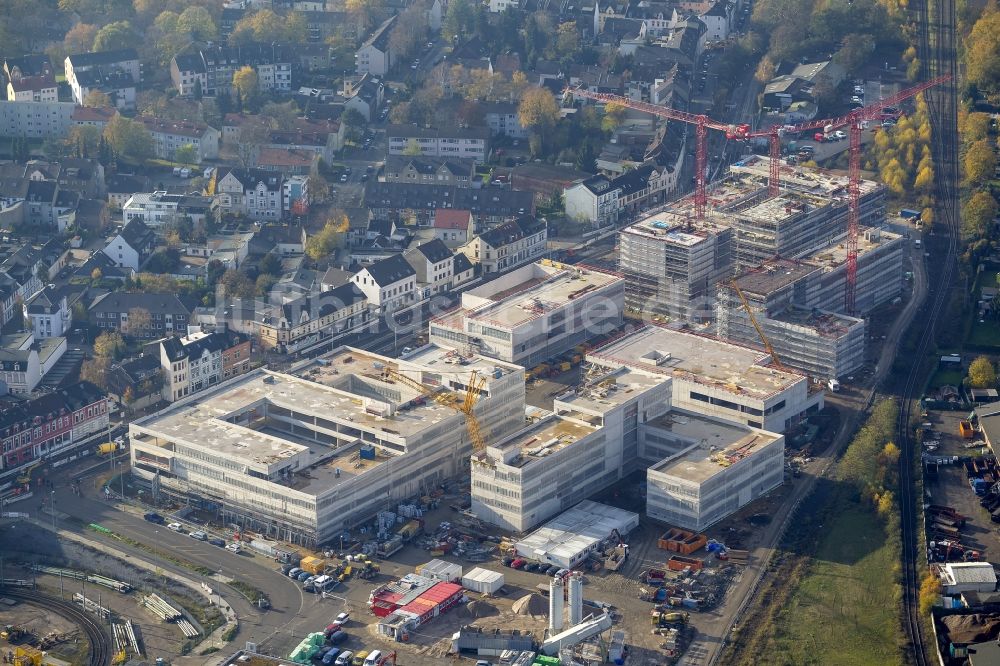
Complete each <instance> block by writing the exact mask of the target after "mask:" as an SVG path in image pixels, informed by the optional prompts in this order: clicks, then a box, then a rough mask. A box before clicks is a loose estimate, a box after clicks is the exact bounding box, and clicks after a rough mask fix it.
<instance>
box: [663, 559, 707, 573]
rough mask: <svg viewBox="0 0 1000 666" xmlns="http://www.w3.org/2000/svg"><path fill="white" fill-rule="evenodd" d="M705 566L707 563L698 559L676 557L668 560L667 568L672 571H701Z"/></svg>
mask: <svg viewBox="0 0 1000 666" xmlns="http://www.w3.org/2000/svg"><path fill="white" fill-rule="evenodd" d="M704 566H705V561H704V560H700V559H698V558H697V557H684V556H683V555H674V556H673V557H671V558H670V559H669V560H667V568H668V569H670V570H671V571H684V570H685V569H690V570H691V571H699V570H701V569H702V568H703V567H704Z"/></svg>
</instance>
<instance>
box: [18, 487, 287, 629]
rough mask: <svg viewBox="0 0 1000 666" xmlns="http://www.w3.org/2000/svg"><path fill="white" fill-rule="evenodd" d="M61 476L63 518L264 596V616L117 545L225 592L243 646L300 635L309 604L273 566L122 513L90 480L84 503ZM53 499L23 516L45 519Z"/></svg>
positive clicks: (28, 504)
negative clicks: (292, 633) (93, 525)
mask: <svg viewBox="0 0 1000 666" xmlns="http://www.w3.org/2000/svg"><path fill="white" fill-rule="evenodd" d="M60 471H61V472H62V474H59V475H56V476H55V477H54V480H55V483H56V488H55V491H54V493H55V507H56V510H57V512H61V513H64V514H68V515H70V516H72V517H74V518H77V519H79V520H81V521H83V523H84V524H87V523H97V524H99V525H101V526H103V527H106V528H108V529H109V530H112V531H113V532H116V533H118V534H120V535H122V536H124V537H127V538H129V539H134V540H136V541H141V542H144V543H149V544H153V545H155V546H156V547H157V548H160V549H162V550H164V551H169V552H171V553H174V554H176V556H177V557H178V558H180V559H183V560H186V561H188V562H191V563H193V564H196V565H199V566H203V567H207V568H210V569H213V570H215V571H217V572H219V573H220V574H222V575H223V576H227V577H231V578H233V579H237V580H241V581H244V582H246V583H249V584H251V585H253V586H255V587H257V588H258V589H260V590H261V591H262V592H264V594H266V595H267V596H268V599H269V600H270V602H271V609H270V610H268V611H264V612H261V611H260V610H258V609H257V608H256V607H254V606H252V605H251V604H250V603H248V602H247V600H246V599H245V598H244V597H243V596H242V595H240V594H238V593H236V592H235V591H233V590H231V589H230V588H227V587H225V586H220V585H219V584H218V582H217V581H214V580H211V579H205V578H204V577H202V576H200V575H199V574H196V573H195V572H193V571H190V570H187V569H184V568H181V567H179V566H178V565H176V564H172V563H171V562H169V561H166V560H161V559H159V558H157V557H156V556H154V555H151V554H150V553H148V552H146V551H144V550H142V549H138V548H133V547H131V546H129V545H128V544H125V543H120V542H115V543H114V545H115V547H116V548H119V549H120V550H124V551H127V552H132V553H134V554H135V555H136V556H137V557H140V558H142V559H145V560H149V561H151V562H154V563H156V564H158V565H160V566H162V568H163V570H164V571H166V572H175V573H183V574H184V575H185V576H188V577H191V578H194V579H196V580H204V581H205V582H207V583H209V584H211V585H212V586H213V587H214V588H216V589H220V592H221V593H222V595H223V597H224V598H225V599H226V601H228V602H229V603H230V604H231V605H232V606H233V608H234V610H235V611H236V614H237V617H239V618H240V624H241V628H240V632H239V640H240V641H244V640H245V641H254V642H258V643H264V642H266V641H267V640H268V639H269V638H271V637H273V636H274V635H275V634H277V633H279V632H287V631H290V630H292V631H294V630H295V628H296V627H297V624H298V621H300V620H301V618H299V617H298V616H299V615H300V613H301V611H302V609H303V607H304V605H305V604H306V599H305V597H304V594H303V592H302V590H301V588H300V587H299V586H298V585H296V584H295V583H294V582H292V581H291V580H289V579H287V578H285V577H284V576H282V575H281V573H280V571H278V570H277V565H275V564H274V563H273V562H269V561H267V560H265V559H263V558H261V557H256V556H252V555H249V554H240V555H237V554H234V553H231V552H229V551H227V550H224V549H222V548H219V547H218V546H213V545H211V544H209V543H207V542H204V541H198V540H195V539H192V538H191V537H189V536H187V535H186V534H178V533H176V532H172V531H170V530H168V529H167V528H166V526H164V525H156V524H154V523H150V522H147V521H145V520H143V518H142V515H141V511H139V510H122V508H121V507H120V506H119V504H118V503H117V502H111V501H106V500H103V499H98V498H99V497H100V489H99V488H95V487H94V483H93V482H88V481H87V480H84V482H83V483H82V484H81V486H82V491H83V493H84V495H83V496H82V497H78V496H76V495H75V494H73V493H72V492H71V491H70V489H69V487H68V485H67V483H66V480H65V477H66V476H68V475H72V474H73V472H72V471H67V472H64V471H62V470H60ZM48 494H49V493H47V492H44V491H43V492H41V493H36V497H35V498H32V499H30V500H26V501H25V502H23V503H19V504H18V507H19V508H18V510H25V511H29V512H31V513H32V514H33V515H49V514H41V513H39V510H40V508H41V507H40V504H41V497H43V496H48ZM21 507H23V508H21ZM56 527H57V528H58V529H68V530H72V531H77V532H80V533H81V534H86V535H87V536H88V537H90V538H95V534H94V533H93V532H89V531H87V530H85V529H84V528H82V527H80V526H79V525H78V524H77V523H72V522H64V523H63V524H59V522H58V520H57V521H56Z"/></svg>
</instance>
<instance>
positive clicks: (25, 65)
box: [3, 53, 55, 81]
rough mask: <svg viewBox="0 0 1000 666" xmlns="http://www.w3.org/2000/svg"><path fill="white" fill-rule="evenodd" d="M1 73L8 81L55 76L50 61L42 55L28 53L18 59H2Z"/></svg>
mask: <svg viewBox="0 0 1000 666" xmlns="http://www.w3.org/2000/svg"><path fill="white" fill-rule="evenodd" d="M3 73H4V76H6V77H7V80H8V81H11V80H13V79H20V78H25V77H31V76H43V77H54V76H55V72H54V70H53V69H52V61H51V60H49V57H48V56H47V55H45V54H43V53H29V54H27V55H24V56H21V57H20V58H4V60H3Z"/></svg>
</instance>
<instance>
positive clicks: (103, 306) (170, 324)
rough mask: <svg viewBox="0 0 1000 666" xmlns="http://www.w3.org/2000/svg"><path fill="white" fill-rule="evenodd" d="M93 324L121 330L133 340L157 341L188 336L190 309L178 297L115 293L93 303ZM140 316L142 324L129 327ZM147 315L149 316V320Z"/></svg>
mask: <svg viewBox="0 0 1000 666" xmlns="http://www.w3.org/2000/svg"><path fill="white" fill-rule="evenodd" d="M89 312H90V321H92V322H93V323H94V324H96V325H97V327H98V328H99V329H103V330H112V331H119V332H120V333H122V334H123V335H128V336H131V337H135V338H139V339H145V340H156V339H158V338H162V337H164V336H167V335H174V334H175V333H186V332H187V325H188V322H189V321H190V317H191V310H190V309H188V307H187V306H186V305H184V303H182V302H181V300H180V299H179V298H178V297H177V295H176V294H157V293H146V292H121V291H112V292H108V293H106V294H102V295H100V296H98V297H97V298H95V299H94V302H93V303H91V304H90V310H89ZM133 314H137V315H139V316H140V317H141V318H142V320H143V321H142V323H141V324H133V325H131V326H130V325H129V323H128V321H129V317H131V316H132V315H133ZM147 315H148V317H147Z"/></svg>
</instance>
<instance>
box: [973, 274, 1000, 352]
mask: <svg viewBox="0 0 1000 666" xmlns="http://www.w3.org/2000/svg"><path fill="white" fill-rule="evenodd" d="M995 286H997V273H996V272H995V271H983V272H982V273H980V274H979V275H978V276H976V284H975V286H974V287H973V294H974V295H975V297H976V299H979V298H981V296H982V294H981V292H980V290H981V288H982V287H995ZM970 316H971V317H972V322H971V325H970V326H969V337H968V338H967V339H966V342H968V343H969V344H972V345H976V346H978V347H998V348H1000V322H997V321H996V320H995V319H990V318H987V319H986V321H984V322H982V323H980V321H979V318H978V317H977V313H976V312H975V309H973V311H972V313H971V314H970Z"/></svg>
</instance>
